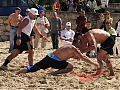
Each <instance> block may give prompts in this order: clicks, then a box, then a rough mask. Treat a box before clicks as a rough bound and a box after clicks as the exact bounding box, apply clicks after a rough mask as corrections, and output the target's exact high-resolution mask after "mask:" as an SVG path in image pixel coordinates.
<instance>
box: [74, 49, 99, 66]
mask: <svg viewBox="0 0 120 90" xmlns="http://www.w3.org/2000/svg"><path fill="white" fill-rule="evenodd" d="M72 51H73V53H74V54H75V55H76V56H77V57H78V58H79V59H82V60H83V61H85V62H87V63H89V64H92V65H94V66H96V67H98V64H96V63H94V62H92V61H91V60H90V58H88V57H87V56H85V55H83V54H82V53H81V51H80V50H79V49H77V48H76V47H73V48H72Z"/></svg>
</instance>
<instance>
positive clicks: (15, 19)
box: [8, 7, 23, 53]
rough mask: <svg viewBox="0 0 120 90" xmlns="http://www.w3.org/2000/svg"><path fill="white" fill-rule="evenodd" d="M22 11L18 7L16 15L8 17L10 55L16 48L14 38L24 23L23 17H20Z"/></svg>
mask: <svg viewBox="0 0 120 90" xmlns="http://www.w3.org/2000/svg"><path fill="white" fill-rule="evenodd" d="M20 12H21V9H20V8H19V7H17V8H16V9H15V13H12V14H10V15H9V17H8V24H9V25H10V48H9V53H10V52H11V51H12V50H13V46H14V37H15V35H16V32H17V29H18V26H19V24H20V22H21V21H22V19H23V18H22V16H21V15H20Z"/></svg>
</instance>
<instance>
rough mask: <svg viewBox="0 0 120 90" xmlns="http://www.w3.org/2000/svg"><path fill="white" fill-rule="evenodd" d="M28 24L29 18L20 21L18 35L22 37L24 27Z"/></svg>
mask: <svg viewBox="0 0 120 90" xmlns="http://www.w3.org/2000/svg"><path fill="white" fill-rule="evenodd" d="M28 24H29V20H28V19H24V20H23V21H22V22H21V23H20V25H19V27H18V30H17V36H19V37H21V32H22V29H23V28H24V27H26V26H27V25H28Z"/></svg>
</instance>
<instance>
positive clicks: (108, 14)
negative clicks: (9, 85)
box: [105, 11, 113, 24]
mask: <svg viewBox="0 0 120 90" xmlns="http://www.w3.org/2000/svg"><path fill="white" fill-rule="evenodd" d="M105 21H106V22H110V23H111V24H112V23H113V18H111V16H110V12H109V11H106V18H105Z"/></svg>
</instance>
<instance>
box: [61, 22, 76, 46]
mask: <svg viewBox="0 0 120 90" xmlns="http://www.w3.org/2000/svg"><path fill="white" fill-rule="evenodd" d="M74 35H75V32H74V31H73V30H71V22H67V23H66V28H65V29H64V30H62V31H61V36H60V38H61V40H64V44H72V42H73V40H74Z"/></svg>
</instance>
